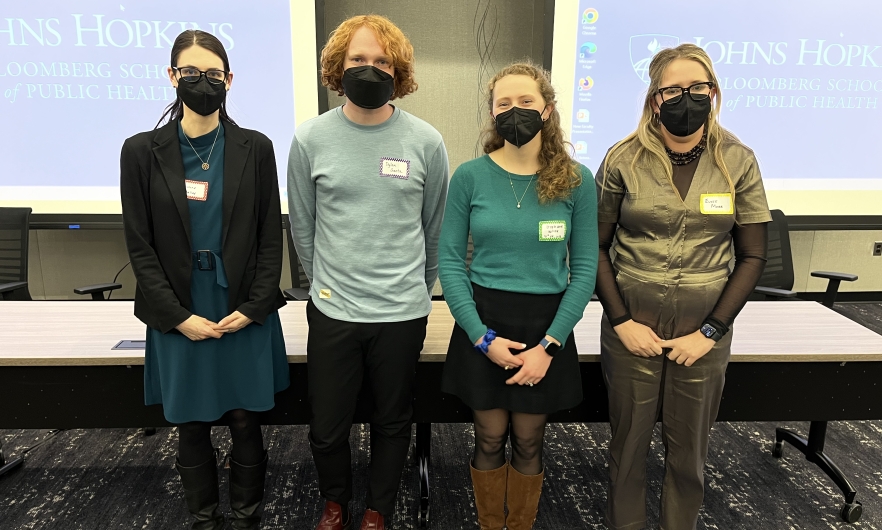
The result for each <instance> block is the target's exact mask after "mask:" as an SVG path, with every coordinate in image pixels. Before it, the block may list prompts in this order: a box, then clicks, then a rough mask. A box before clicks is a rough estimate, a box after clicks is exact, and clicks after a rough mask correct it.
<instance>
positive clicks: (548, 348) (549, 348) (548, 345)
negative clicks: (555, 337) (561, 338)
mask: <svg viewBox="0 0 882 530" xmlns="http://www.w3.org/2000/svg"><path fill="white" fill-rule="evenodd" d="M539 345H540V346H542V347H543V348H545V353H547V354H548V355H550V356H552V357H554V354H555V353H557V350H559V349H560V344H558V343H556V342H551V341H550V340H548V339H546V338H545V337H543V338H542V340H540V341H539Z"/></svg>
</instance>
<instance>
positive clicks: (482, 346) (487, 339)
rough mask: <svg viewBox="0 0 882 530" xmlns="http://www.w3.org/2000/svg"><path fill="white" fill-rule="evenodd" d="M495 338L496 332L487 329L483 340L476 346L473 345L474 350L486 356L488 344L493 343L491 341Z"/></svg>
mask: <svg viewBox="0 0 882 530" xmlns="http://www.w3.org/2000/svg"><path fill="white" fill-rule="evenodd" d="M495 338H496V332H495V331H493V330H492V329H488V330H487V333H486V334H485V335H484V339H483V340H482V341H481V342H479V343H478V344H475V349H476V350H478V351H479V352H481V353H483V354H484V355H487V349H488V348H489V347H490V343H491V342H493V339H495Z"/></svg>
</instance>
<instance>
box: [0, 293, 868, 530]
mask: <svg viewBox="0 0 882 530" xmlns="http://www.w3.org/2000/svg"><path fill="white" fill-rule="evenodd" d="M838 310H839V311H840V312H841V313H843V314H845V315H846V316H848V317H849V318H852V319H854V320H856V321H858V322H861V323H862V324H864V325H866V326H867V327H870V328H872V329H874V330H875V331H877V332H878V333H880V334H882V305H879V304H842V305H841V306H839V307H838ZM783 425H784V426H791V427H793V428H795V429H797V430H801V431H802V432H805V431H806V430H807V428H808V425H807V424H790V425H788V424H786V423H785V424H783ZM777 426H779V424H776V423H734V422H733V423H718V424H717V425H716V426H715V427H714V430H713V433H712V436H711V449H710V456H709V460H708V468H707V487H706V491H707V493H706V497H705V505H704V509H703V510H702V514H701V519H700V522H699V525H698V528H699V529H717V530H733V529H774V530H778V529H781V530H809V529H828V528H855V529H874V530H882V421H865V422H842V423H833V424H831V425H830V430H829V432H828V436H827V453H828V455H829V456H830V457H831V458H832V459H833V460H834V461H835V462H837V463H838V464H839V465H840V467H841V468H842V469H843V471H844V473H845V474H846V476H848V477H850V479H851V480H852V481H853V483H854V484H855V485H856V487H857V489H858V500H859V501H860V502H862V503H863V505H864V516H863V518H862V519H861V521H860V522H859V523H857V524H855V525H848V524H846V523H844V522H843V521H841V520H840V519H839V516H838V511H839V507H840V505H841V504H842V498H841V495H840V494H839V491H838V490H837V489H836V488H835V486H833V484H832V482H831V481H830V480H829V479H828V478H827V477H826V476H825V475H823V474H821V473H819V472H818V471H817V470H816V468H815V466H814V465H812V464H809V463H808V462H806V461H805V459H804V458H803V457H802V455H801V454H800V453H799V452H798V451H796V450H794V449H792V448H789V447H788V448H787V449H785V457H784V458H783V459H781V460H777V459H775V458H773V457H772V456H771V454H770V451H769V449H770V447H771V441H772V440H773V438H774V430H775V427H777ZM433 429H434V430H433V435H434V437H433V446H432V466H433V467H432V477H431V479H432V496H433V498H432V504H431V506H432V508H431V510H432V512H431V516H432V523H431V525H430V528H433V529H439V530H440V529H443V530H456V529H470V530H471V529H476V528H477V524H476V523H475V512H474V506H473V503H472V498H471V489H470V486H469V478H468V467H467V465H468V457H469V454H470V451H471V444H472V434H471V429H470V426H468V425H461V424H455V425H435V426H434V427H433ZM45 432H46V431H33V430H0V438H2V441H3V444H4V451H5V452H6V454H7V456H8V455H10V454H11V455H17V454H19V453H20V451H21V450H22V449H24V448H25V447H28V446H31V445H33V444H34V443H36V442H37V441H39V440H41V439H42V438H43V436H44V435H45ZM264 432H265V439H266V443H267V445H268V446H269V449H270V454H271V463H270V467H269V476H268V478H267V505H266V513H265V520H264V524H263V525H262V528H264V529H267V530H269V529H295V530H301V529H303V530H312V529H313V528H314V525H315V522H316V521H317V520H318V517H319V514H320V510H321V503H320V501H319V495H318V487H317V479H316V475H315V470H314V468H313V465H312V459H311V456H310V452H309V447H308V445H307V442H306V428H305V427H266V428H265V431H264ZM214 436H215V444H216V445H217V446H218V447H220V448H221V450H222V451H223V452H226V451H227V450H228V448H229V442H228V441H227V439H228V436H226V435H225V433H224V432H222V431H221V430H220V429H215V431H214ZM176 439H177V438H176V435H175V433H174V431H173V430H172V429H160V431H159V432H158V433H157V434H156V435H154V436H151V437H144V436H143V435H141V434H140V432H138V431H135V430H132V429H100V430H97V429H96V430H71V431H66V432H63V433H61V434H59V435H58V436H57V437H56V438H55V439H53V440H51V441H50V442H48V443H47V444H46V445H44V446H42V447H40V448H37V449H36V450H34V451H33V452H32V453H31V454H30V455H29V457H28V460H27V462H26V464H25V466H24V467H23V468H20V469H19V470H17V471H16V472H14V473H12V474H10V475H7V476H5V477H3V478H0V528H2V529H4V530H5V529H16V530H17V529H39V530H43V529H45V530H54V529H58V530H74V529H83V530H99V529H123V528H126V529H130V528H143V529H154V528H158V529H183V528H187V527H188V526H187V525H188V521H187V518H188V516H187V513H186V508H185V506H184V502H183V500H182V497H181V491H180V484H179V480H178V478H177V474H176V473H175V471H174V469H173V467H172V466H173V463H174V455H175V451H176ZM368 440H369V436H368V429H367V427H365V426H356V427H354V428H353V429H352V436H351V440H350V441H351V444H352V447H353V450H354V452H353V462H354V466H355V477H356V483H355V491H356V502H355V503H354V505H353V510H354V511H355V512H356V514H360V512H361V511H362V510H363V509H364V505H363V502H361V498H362V497H363V495H364V490H365V473H366V471H365V470H366V465H367V458H368V456H367V455H368V451H367V448H368ZM546 441H547V445H546V452H545V462H546V471H547V478H546V481H545V491H544V495H543V497H542V502H541V506H540V515H539V519H538V521H537V524H536V527H535V528H536V529H537V530H559V529H567V530H569V529H597V528H603V524H602V514H603V512H604V507H605V497H606V493H605V484H606V473H607V471H606V453H605V450H606V446H607V443H608V441H609V427H608V425H605V424H556V425H552V426H550V427H549V429H548V434H547V438H546ZM662 472H663V460H662V452H661V443H660V440H659V438H658V433H656V443H655V444H654V445H653V450H652V452H651V454H650V459H649V465H648V474H649V481H650V482H649V503H648V511H649V514H650V519H651V521H650V522H651V526H650V527H651V528H652V527H653V526H652V525H655V524H656V521H657V518H658V501H657V499H658V496H659V493H660V486H661V479H662ZM221 477H222V478H221V488H222V491H224V493H223V494H222V503H224V505H226V502H227V501H226V494H225V489H226V477H227V475H226V473H225V472H224V473H222V475H221ZM418 497H419V489H418V483H417V469H416V466H415V464H414V462H413V461H409V463H408V467H407V469H406V470H405V474H404V476H403V478H402V483H401V493H400V495H399V501H398V505H397V509H396V514H395V520H394V528H395V529H400V530H403V529H416V528H417V524H416V513H417V499H418Z"/></svg>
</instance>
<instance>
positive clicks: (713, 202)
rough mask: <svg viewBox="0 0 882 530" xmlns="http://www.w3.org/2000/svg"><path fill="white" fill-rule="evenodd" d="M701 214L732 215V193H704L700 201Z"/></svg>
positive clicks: (733, 211)
mask: <svg viewBox="0 0 882 530" xmlns="http://www.w3.org/2000/svg"><path fill="white" fill-rule="evenodd" d="M700 209H701V213H703V214H705V215H732V214H733V213H735V210H734V209H733V208H732V194H731V193H702V194H701V199H700Z"/></svg>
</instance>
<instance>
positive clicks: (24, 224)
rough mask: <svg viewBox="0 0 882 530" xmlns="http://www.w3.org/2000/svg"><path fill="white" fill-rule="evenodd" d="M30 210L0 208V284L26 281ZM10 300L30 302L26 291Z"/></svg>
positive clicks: (21, 290) (14, 294) (19, 291)
mask: <svg viewBox="0 0 882 530" xmlns="http://www.w3.org/2000/svg"><path fill="white" fill-rule="evenodd" d="M30 217H31V209H30V208H0V284H4V283H11V282H26V281H27V280H28V227H29V223H30ZM11 299H12V300H30V299H31V296H30V293H29V292H28V290H27V289H19V290H18V291H16V292H14V293H13V294H12V297H11Z"/></svg>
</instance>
